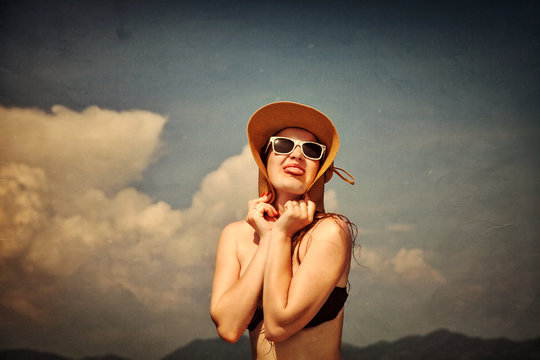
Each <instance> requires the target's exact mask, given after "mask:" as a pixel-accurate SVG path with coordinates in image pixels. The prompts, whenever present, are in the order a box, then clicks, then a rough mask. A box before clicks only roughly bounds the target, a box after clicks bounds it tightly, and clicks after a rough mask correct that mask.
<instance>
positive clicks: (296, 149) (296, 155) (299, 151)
mask: <svg viewBox="0 0 540 360" xmlns="http://www.w3.org/2000/svg"><path fill="white" fill-rule="evenodd" d="M302 155H303V154H302V149H301V148H300V145H296V146H295V147H294V149H293V151H292V153H291V154H290V157H292V158H293V159H295V158H296V159H300V158H301V157H302Z"/></svg>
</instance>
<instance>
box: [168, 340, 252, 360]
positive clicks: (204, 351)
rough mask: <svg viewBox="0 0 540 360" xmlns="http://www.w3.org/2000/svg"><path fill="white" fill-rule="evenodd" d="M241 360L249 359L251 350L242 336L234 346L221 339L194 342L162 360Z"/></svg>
mask: <svg viewBox="0 0 540 360" xmlns="http://www.w3.org/2000/svg"><path fill="white" fill-rule="evenodd" d="M184 359H185V360H188V359H189V360H199V359H204V360H243V359H251V348H250V345H249V340H248V338H247V337H245V336H242V337H241V338H240V340H238V341H237V342H236V343H234V344H229V343H227V342H225V341H223V340H221V339H218V338H216V339H208V340H199V339H197V340H195V341H192V342H191V343H189V344H187V345H186V346H184V347H181V348H180V349H178V350H176V351H175V352H173V353H171V354H169V355H167V356H165V357H164V358H163V359H162V360H184Z"/></svg>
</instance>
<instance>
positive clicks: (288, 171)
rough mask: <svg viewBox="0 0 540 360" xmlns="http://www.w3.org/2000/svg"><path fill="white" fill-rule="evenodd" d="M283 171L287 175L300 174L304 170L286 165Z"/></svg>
mask: <svg viewBox="0 0 540 360" xmlns="http://www.w3.org/2000/svg"><path fill="white" fill-rule="evenodd" d="M283 171H285V173H286V174H289V175H296V176H298V175H302V174H304V170H303V169H302V168H300V167H296V166H286V167H285V168H284V169H283Z"/></svg>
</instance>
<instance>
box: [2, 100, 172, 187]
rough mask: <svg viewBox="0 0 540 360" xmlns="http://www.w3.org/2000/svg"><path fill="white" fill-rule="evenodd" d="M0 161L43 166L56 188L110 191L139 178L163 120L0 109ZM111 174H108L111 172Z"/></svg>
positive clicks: (96, 111) (93, 110) (129, 114)
mask: <svg viewBox="0 0 540 360" xmlns="http://www.w3.org/2000/svg"><path fill="white" fill-rule="evenodd" d="M0 119H2V125H1V126H2V130H3V131H2V132H1V133H0V160H1V161H4V162H14V163H24V164H26V165H28V166H31V167H36V168H42V169H46V170H47V176H48V178H49V179H50V181H51V183H52V184H54V186H55V188H56V189H57V191H59V192H62V191H74V190H77V189H86V188H93V187H95V188H99V189H101V190H104V191H109V190H115V189H118V188H121V187H122V186H125V185H126V184H128V183H129V182H130V181H134V180H138V179H140V178H141V174H142V171H143V170H144V169H146V168H147V166H148V164H149V163H150V162H151V161H152V160H153V159H154V158H153V156H155V154H156V149H157V147H158V146H159V134H160V132H161V130H162V128H163V125H164V124H165V122H166V118H164V117H163V116H161V115H157V114H153V113H151V112H148V111H140V110H133V111H125V112H116V111H112V110H105V109H100V108H98V107H96V106H92V107H89V108H87V109H85V110H84V111H82V112H80V113H79V112H75V111H72V110H70V109H67V108H65V107H63V106H60V105H56V106H53V107H52V109H51V112H50V113H47V112H44V111H42V110H38V109H21V108H5V107H0ZM112 174H114V176H111V175H112Z"/></svg>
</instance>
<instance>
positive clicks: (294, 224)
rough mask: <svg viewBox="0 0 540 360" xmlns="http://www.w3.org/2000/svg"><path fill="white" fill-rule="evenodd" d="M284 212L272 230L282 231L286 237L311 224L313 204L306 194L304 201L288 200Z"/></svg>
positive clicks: (313, 210)
mask: <svg viewBox="0 0 540 360" xmlns="http://www.w3.org/2000/svg"><path fill="white" fill-rule="evenodd" d="M284 208H285V211H284V212H283V214H281V215H280V217H279V219H278V220H277V221H276V223H275V224H274V229H279V230H282V231H283V233H284V234H285V235H286V236H287V237H292V236H293V235H294V233H296V232H297V231H298V230H300V229H302V228H303V227H305V226H307V225H309V224H311V222H313V216H314V215H315V203H314V202H313V201H311V200H310V199H309V196H308V195H307V194H306V196H305V197H304V200H299V201H294V200H289V201H287V202H286V203H285V205H284Z"/></svg>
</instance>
